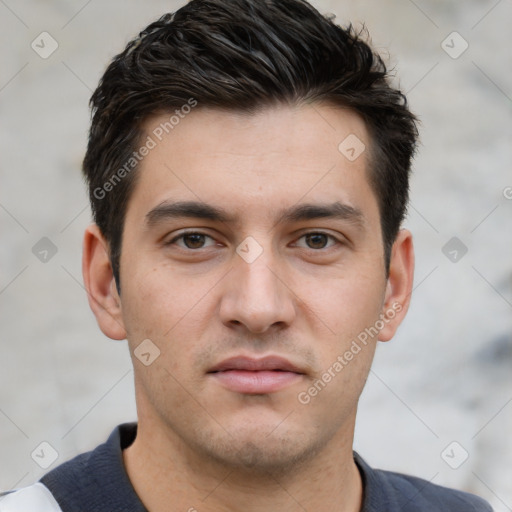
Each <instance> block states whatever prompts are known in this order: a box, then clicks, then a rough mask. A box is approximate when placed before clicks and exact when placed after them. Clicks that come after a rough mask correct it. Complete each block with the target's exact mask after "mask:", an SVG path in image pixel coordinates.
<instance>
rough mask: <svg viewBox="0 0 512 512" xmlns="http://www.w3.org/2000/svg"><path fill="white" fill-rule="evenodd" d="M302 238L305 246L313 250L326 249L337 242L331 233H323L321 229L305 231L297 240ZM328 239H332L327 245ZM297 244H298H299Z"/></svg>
mask: <svg viewBox="0 0 512 512" xmlns="http://www.w3.org/2000/svg"><path fill="white" fill-rule="evenodd" d="M302 239H304V240H305V242H306V244H307V245H306V247H305V248H307V249H314V250H320V249H327V248H329V247H332V246H333V245H336V244H337V243H339V242H338V240H337V239H336V238H334V237H333V236H332V235H329V234H327V233H323V232H321V231H315V232H311V233H306V234H305V235H302V236H301V237H300V238H299V240H302ZM329 241H332V243H331V245H328V243H329ZM297 245H299V246H300V244H297ZM301 247H304V246H301Z"/></svg>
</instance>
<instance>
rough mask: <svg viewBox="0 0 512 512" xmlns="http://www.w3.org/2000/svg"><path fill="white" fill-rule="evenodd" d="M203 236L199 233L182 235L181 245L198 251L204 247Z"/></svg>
mask: <svg viewBox="0 0 512 512" xmlns="http://www.w3.org/2000/svg"><path fill="white" fill-rule="evenodd" d="M204 239H205V236H204V235H201V234H200V233H192V234H189V235H183V243H184V244H185V245H186V246H187V247H188V248H189V249H200V248H201V247H203V245H204Z"/></svg>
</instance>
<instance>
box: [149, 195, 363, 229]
mask: <svg viewBox="0 0 512 512" xmlns="http://www.w3.org/2000/svg"><path fill="white" fill-rule="evenodd" d="M175 218H194V219H204V220H210V221H215V222H223V223H236V222H237V220H238V217H237V216H235V215H231V214H229V213H228V212H227V211H226V210H225V209H223V208H220V207H217V206H213V205H210V204H207V203H203V202H201V201H177V202H171V201H164V202H162V203H160V204H158V205H157V206H155V207H154V208H153V209H152V210H150V211H149V212H148V213H147V214H146V220H145V221H146V225H147V226H148V227H154V226H156V225H157V224H160V223H162V222H165V221H167V220H169V219H175ZM314 219H338V220H343V221H349V222H351V223H354V224H357V225H359V226H362V225H363V224H364V215H363V213H362V211H361V210H359V209H358V208H355V207H353V206H351V205H348V204H345V203H341V202H339V201H336V202H334V203H328V204H323V203H322V204H313V203H307V204H300V205H295V206H292V207H290V208H286V209H284V210H281V211H280V212H279V216H278V219H277V222H276V224H279V223H284V222H290V223H291V222H299V221H304V220H314Z"/></svg>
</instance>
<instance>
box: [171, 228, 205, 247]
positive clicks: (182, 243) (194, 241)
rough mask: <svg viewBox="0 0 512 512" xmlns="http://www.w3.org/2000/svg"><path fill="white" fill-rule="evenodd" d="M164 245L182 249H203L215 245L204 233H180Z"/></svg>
mask: <svg viewBox="0 0 512 512" xmlns="http://www.w3.org/2000/svg"><path fill="white" fill-rule="evenodd" d="M166 245H177V246H178V247H180V248H182V249H204V248H206V247H209V246H211V245H215V240H214V239H213V238H212V237H211V236H208V235H205V234H204V233H196V232H192V231H191V232H189V233H182V234H181V235H178V236H177V237H175V238H173V239H172V240H171V241H170V242H169V243H167V244H166Z"/></svg>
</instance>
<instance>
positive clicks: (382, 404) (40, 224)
mask: <svg viewBox="0 0 512 512" xmlns="http://www.w3.org/2000/svg"><path fill="white" fill-rule="evenodd" d="M182 3H183V2H175V1H157V0H152V1H148V2H142V1H138V2H135V1H121V0H107V1H100V0H89V1H86V0H76V1H64V0H61V1H57V0H53V1H50V0H48V1H39V2H36V1H35V0H22V1H14V0H0V31H1V37H2V45H1V48H0V52H1V62H2V65H1V68H0V115H1V121H2V122H1V125H0V133H1V137H0V141H1V142H0V143H1V147H0V155H1V156H0V162H1V164H0V172H1V181H0V226H1V239H0V240H1V243H0V315H1V318H0V326H1V336H2V337H1V357H0V488H1V489H4V490H5V489H10V488H13V487H20V486H24V485H28V484H30V483H32V482H34V481H35V480H37V479H38V478H39V477H40V476H41V475H42V474H43V473H45V472H46V471H47V470H46V469H44V468H42V467H41V465H47V464H49V463H52V464H51V466H49V468H48V469H51V468H52V467H54V466H55V465H57V464H59V463H60V462H63V461H64V460H66V459H68V458H70V457H72V456H74V455H75V454H77V453H79V452H81V451H85V450H89V449H91V448H93V447H94V446H96V445H97V444H98V443H100V442H102V441H103V440H105V439H106V436H107V435H108V434H109V433H110V431H111V430H112V429H113V428H114V426H115V425H117V424H118V423H121V422H124V421H131V420H134V419H135V417H136V416H135V406H134V397H133V382H132V380H133V373H132V370H131V363H130V360H129V355H128V351H127V347H126V342H114V341H111V340H109V339H107V338H105V337H104V336H103V335H102V334H101V332H100V331H99V329H98V328H97V326H96V323H95V319H94V317H93V315H92V313H91V312H90V310H89V307H88V304H87V300H86V294H85V292H84V290H83V285H82V277H81V244H82V233H83V230H84V228H85V226H86V225H87V224H88V223H89V222H90V211H89V207H88V202H87V197H86V191H85V187H84V184H83V182H82V179H81V175H80V165H81V160H82V157H83V154H84V150H85V144H86V137H87V130H88V125H89V112H88V100H89V97H90V95H91V93H92V90H93V89H94V88H95V87H96V85H97V82H98V79H99V78H100V76H101V74H102V72H103V71H104V69H105V67H106V65H107V63H108V61H109V60H110V59H111V58H112V57H113V56H114V54H116V53H118V52H120V51H121V50H122V49H123V48H124V46H125V44H126V43H127V42H128V40H129V39H130V38H132V37H133V36H134V35H136V34H137V33H138V32H139V31H140V30H141V29H142V28H143V27H145V26H146V25H147V24H148V23H149V22H150V21H152V20H153V19H155V18H156V17H158V16H159V15H161V14H163V13H164V12H169V11H173V10H176V9H177V8H178V7H179V6H181V5H182ZM314 5H315V6H317V7H318V8H319V10H320V11H322V12H324V13H335V14H336V16H337V21H338V23H340V24H342V25H345V24H347V23H348V22H349V21H352V22H353V23H355V24H356V25H358V24H360V23H362V22H365V24H366V26H367V27H368V29H369V31H370V34H371V36H372V41H373V44H374V46H375V47H376V48H377V49H378V50H379V51H380V52H382V53H383V54H384V56H385V57H386V59H387V60H388V62H389V64H390V66H392V67H394V68H395V70H396V74H397V83H399V84H400V86H401V88H402V89H403V90H404V91H405V92H406V93H407V95H408V98H409V101H410V105H411V108H412V110H413V111H414V112H416V113H417V114H418V115H419V117H420V118H421V122H422V127H421V138H422V146H421V148H420V153H419V155H418V157H417V158H416V161H415V165H414V176H413V179H412V202H411V206H410V211H409V216H408V219H407V222H406V227H408V228H409V229H411V230H412V232H413V234H414V236H415V246H416V254H417V264H416V265H417V266H416V281H415V290H414V293H413V299H412V305H411V310H410V312H409V315H408V318H407V319H406V321H405V323H404V324H403V326H402V328H401V329H400V331H399V333H398V335H397V336H396V337H395V339H394V340H393V341H391V342H389V343H386V344H380V345H379V348H378V350H377V355H376V359H375V364H374V367H373V370H372V373H371V374H370V377H369V379H368V384H367V388H366V389H365V391H364V393H363V396H362V399H361V404H360V411H359V420H358V424H357V428H356V441H355V448H356V450H357V451H358V452H359V453H360V454H361V455H362V456H363V457H364V458H365V459H366V460H367V461H368V462H369V463H370V464H372V465H373V466H375V467H381V468H384V469H390V470H395V471H400V472H405V473H412V474H415V475H417V476H420V477H422V478H426V479H427V480H431V481H433V482H434V483H437V484H442V485H447V486H452V487H456V488H459V489H463V490H467V491H471V492H475V493H477V494H480V495H481V496H483V497H485V498H486V499H487V500H489V501H490V502H491V503H492V504H493V506H494V507H495V510H496V511H502V512H504V511H511V510H512V337H511V332H512V330H511V327H512V321H511V320H512V315H511V312H512V290H511V281H512V280H511V269H512V172H511V170H512V149H511V146H512V144H511V142H512V139H511V135H512V117H511V110H512V109H511V106H512V100H511V98H512V73H511V71H512V69H511V63H512V55H511V48H512V37H511V32H510V26H511V22H512V1H511V0H501V1H499V0H498V1H496V0H479V1H476V0H472V1H465V2H456V1H454V0H452V1H440V0H415V1H412V0H394V1H386V2H382V1H378V0H372V1H370V0H368V1H358V2H356V1H353V0H350V1H340V0H332V1H328V0H318V1H315V2H314ZM43 32H47V33H48V34H49V35H48V34H43V35H41V33H43ZM56 45H58V47H56V49H55V48H54V47H55V46H56ZM52 50H55V51H53V53H51V54H50V52H51V51H52ZM48 240H49V241H50V242H49V241H48ZM42 442H46V443H49V444H50V445H51V447H53V450H54V451H53V450H52V449H50V448H49V447H48V445H41V443H42ZM41 450H42V451H43V452H44V453H45V454H46V455H45V458H41V457H39V458H38V457H37V454H38V453H42V451H41ZM43 459H44V460H43ZM53 459H55V460H54V461H53Z"/></svg>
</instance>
